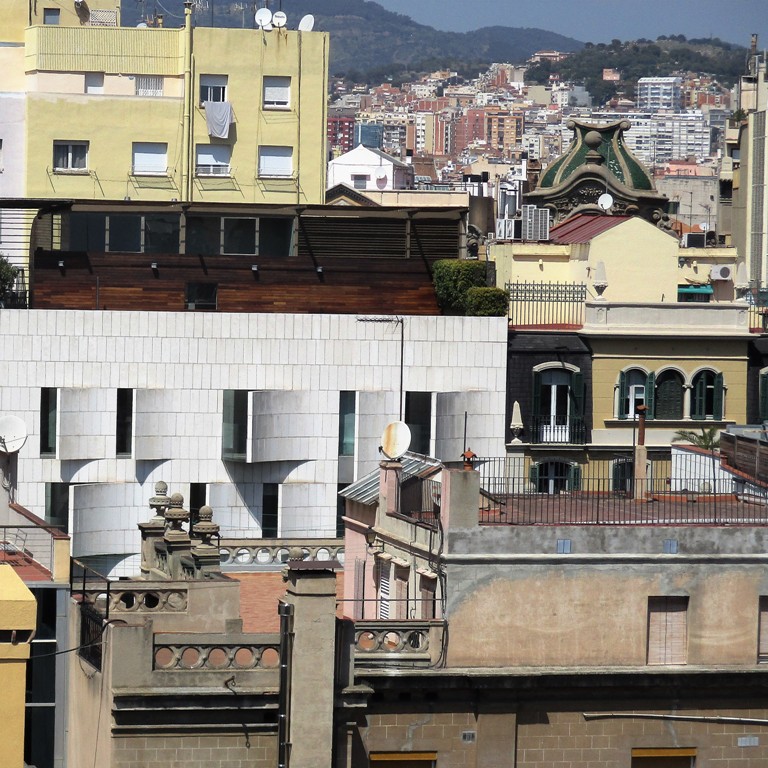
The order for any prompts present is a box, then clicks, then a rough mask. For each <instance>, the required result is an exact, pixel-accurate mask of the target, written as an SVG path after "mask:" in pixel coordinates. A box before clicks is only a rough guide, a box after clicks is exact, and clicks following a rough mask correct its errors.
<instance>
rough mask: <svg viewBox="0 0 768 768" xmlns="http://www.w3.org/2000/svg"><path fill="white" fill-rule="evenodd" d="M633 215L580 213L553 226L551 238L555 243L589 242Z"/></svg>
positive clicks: (550, 233)
mask: <svg viewBox="0 0 768 768" xmlns="http://www.w3.org/2000/svg"><path fill="white" fill-rule="evenodd" d="M631 218H633V217H632V216H599V215H597V216H591V215H589V214H586V213H578V214H576V215H575V216H571V218H569V219H566V220H565V221H564V222H563V223H562V224H558V225H557V226H556V227H552V229H551V230H550V231H549V237H550V240H551V241H552V242H553V243H554V244H555V245H568V244H570V243H588V242H589V241H590V240H592V238H594V237H597V235H600V234H602V233H603V232H607V231H608V230H609V229H613V227H617V226H618V225H619V224H623V223H624V222H625V221H629V220H630V219H631Z"/></svg>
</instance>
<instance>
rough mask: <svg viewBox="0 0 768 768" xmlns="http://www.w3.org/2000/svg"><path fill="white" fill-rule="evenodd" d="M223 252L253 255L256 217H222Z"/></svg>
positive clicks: (254, 250) (254, 251)
mask: <svg viewBox="0 0 768 768" xmlns="http://www.w3.org/2000/svg"><path fill="white" fill-rule="evenodd" d="M222 222H223V227H224V247H223V251H222V252H223V253H235V254H238V253H239V254H244V255H248V256H251V255H254V254H255V253H256V219H230V218H227V217H225V218H223V219H222Z"/></svg>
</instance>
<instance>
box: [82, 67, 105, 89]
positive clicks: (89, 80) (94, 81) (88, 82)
mask: <svg viewBox="0 0 768 768" xmlns="http://www.w3.org/2000/svg"><path fill="white" fill-rule="evenodd" d="M85 92H86V93H95V94H98V93H104V73H103V72H86V73H85Z"/></svg>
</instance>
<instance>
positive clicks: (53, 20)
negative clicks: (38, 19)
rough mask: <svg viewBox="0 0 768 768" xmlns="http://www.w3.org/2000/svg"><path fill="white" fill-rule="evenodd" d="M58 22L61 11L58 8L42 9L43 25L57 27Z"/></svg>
mask: <svg viewBox="0 0 768 768" xmlns="http://www.w3.org/2000/svg"><path fill="white" fill-rule="evenodd" d="M59 21H61V10H60V9H59V8H43V24H46V25H49V26H58V24H59Z"/></svg>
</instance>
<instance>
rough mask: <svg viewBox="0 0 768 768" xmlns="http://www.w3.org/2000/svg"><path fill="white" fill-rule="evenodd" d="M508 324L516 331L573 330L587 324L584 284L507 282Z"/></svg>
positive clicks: (585, 287) (585, 289) (585, 288)
mask: <svg viewBox="0 0 768 768" xmlns="http://www.w3.org/2000/svg"><path fill="white" fill-rule="evenodd" d="M505 287H506V290H507V293H508V294H509V324H510V327H512V328H515V329H524V328H550V329H558V330H574V329H578V328H581V327H582V326H583V325H584V304H585V302H586V300H587V286H586V285H584V284H583V283H544V282H523V283H507V284H506V286H505Z"/></svg>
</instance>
